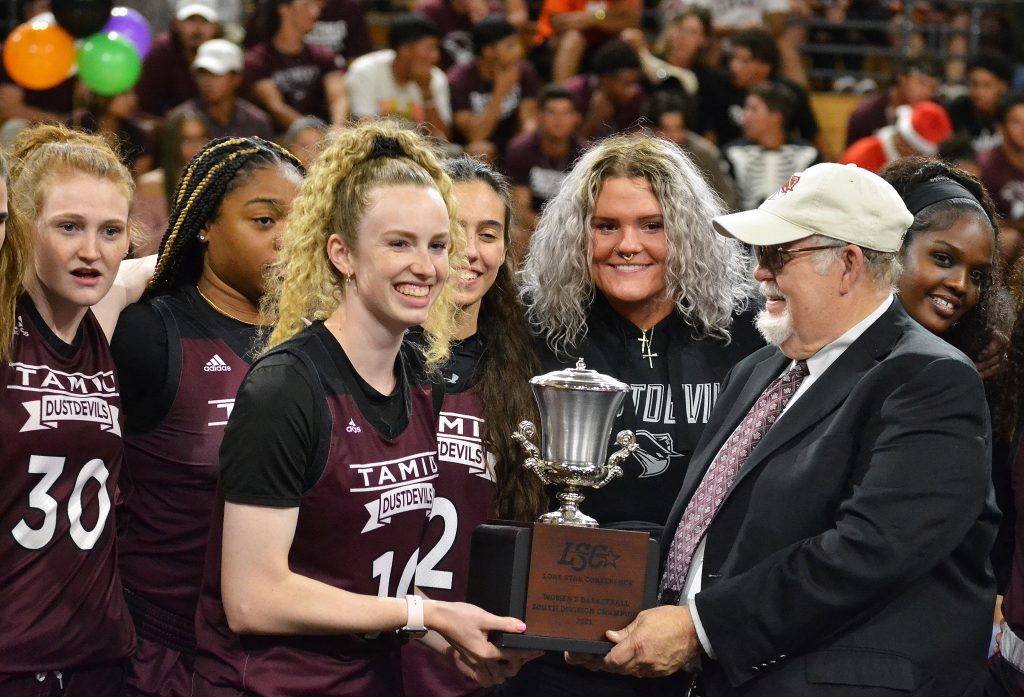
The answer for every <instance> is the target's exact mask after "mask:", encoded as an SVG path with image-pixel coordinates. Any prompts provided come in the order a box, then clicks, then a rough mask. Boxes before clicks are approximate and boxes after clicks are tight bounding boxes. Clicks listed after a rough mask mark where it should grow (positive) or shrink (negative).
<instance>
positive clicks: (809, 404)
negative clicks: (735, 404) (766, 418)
mask: <svg viewBox="0 0 1024 697" xmlns="http://www.w3.org/2000/svg"><path fill="white" fill-rule="evenodd" d="M905 317H906V315H905V313H904V311H903V309H902V307H901V306H900V305H899V302H897V301H895V300H894V301H893V304H892V306H891V307H890V308H889V309H888V310H887V311H886V312H885V314H883V315H882V316H881V317H879V318H878V320H877V321H876V322H875V323H874V324H873V325H871V326H870V327H868V329H867V330H866V331H865V332H864V333H863V334H862V335H861V336H860V337H859V338H858V339H857V340H856V341H854V342H853V344H851V345H850V346H849V347H848V348H847V349H846V350H845V351H843V353H842V355H840V356H839V358H837V359H836V360H835V362H834V363H832V365H830V366H829V367H828V369H827V370H826V371H825V372H824V373H823V374H822V375H821V376H819V377H818V378H817V379H816V380H815V382H814V384H813V385H811V386H810V387H809V388H808V389H807V391H806V392H805V393H804V394H802V395H800V399H799V400H797V402H796V403H795V404H794V405H793V406H792V408H790V409H789V410H788V411H786V413H785V414H783V416H782V417H781V418H780V419H779V420H778V422H777V423H776V424H775V425H774V426H772V427H771V428H770V429H769V430H768V433H766V434H765V437H764V439H763V440H762V441H761V442H760V443H759V444H758V445H757V447H756V448H755V449H754V451H753V452H752V453H751V454H750V457H749V458H747V461H746V463H745V464H744V465H743V469H741V470H740V472H739V474H737V475H736V480H735V481H734V482H733V485H732V487H730V489H729V493H732V492H733V491H735V489H736V487H737V485H739V483H740V482H741V481H742V480H743V478H744V477H746V476H747V475H749V474H750V473H751V472H752V471H753V470H754V469H756V468H757V466H758V465H759V464H761V463H762V462H763V461H764V460H765V459H766V458H768V457H769V456H770V455H771V454H772V453H773V452H774V451H775V450H777V449H778V448H779V447H780V446H782V445H783V444H785V443H787V442H789V441H790V440H792V439H793V438H795V437H796V436H797V435H799V434H800V433H802V432H803V431H805V430H807V429H808V428H810V427H811V426H813V425H814V424H816V423H818V422H819V421H821V420H822V419H823V418H825V417H826V416H827V415H828V414H829V413H831V412H832V411H833V410H834V409H835V408H836V407H837V406H838V405H839V404H841V403H842V402H843V401H845V400H846V398H847V396H849V394H850V392H851V391H852V390H853V388H854V387H855V386H856V384H857V383H858V382H859V381H860V379H861V378H862V377H863V376H864V374H865V373H866V372H867V371H869V370H871V368H873V367H874V366H875V365H876V364H877V363H878V361H879V360H880V359H881V358H882V357H883V356H885V355H886V354H888V353H889V352H890V351H891V350H892V347H893V345H894V344H895V343H896V341H897V340H898V339H899V337H900V335H901V334H902V332H903V326H902V324H903V323H902V320H901V318H905ZM780 370H781V369H780ZM762 389H763V388H762ZM741 418H742V417H741ZM716 452H717V451H716ZM726 496H727V497H728V494H727V495H726Z"/></svg>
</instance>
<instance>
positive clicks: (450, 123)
mask: <svg viewBox="0 0 1024 697" xmlns="http://www.w3.org/2000/svg"><path fill="white" fill-rule="evenodd" d="M165 1H166V3H167V7H159V8H152V7H147V8H146V9H145V14H146V16H147V17H149V18H150V21H151V23H152V29H153V31H154V33H155V34H156V36H155V40H154V42H153V47H152V49H151V50H150V52H149V54H148V55H147V56H146V57H145V60H144V62H143V65H142V73H141V77H140V78H139V80H138V82H137V83H136V84H135V85H134V87H133V88H132V89H130V90H128V91H126V92H124V93H123V94H117V95H114V96H106V97H104V96H99V95H96V94H91V93H90V91H89V89H88V88H87V87H85V86H84V85H83V84H82V83H81V82H80V81H78V80H76V78H75V77H74V76H72V77H70V78H68V79H67V80H66V81H64V82H63V83H61V84H60V85H58V86H56V87H54V88H52V89H47V90H31V89H27V88H24V87H22V86H20V85H18V84H17V83H16V82H14V81H12V80H11V79H10V78H9V77H8V76H7V75H6V74H4V75H2V76H0V118H2V119H3V121H4V125H3V130H2V131H0V140H2V141H3V142H5V143H8V144H9V143H10V142H12V141H13V137H14V135H15V134H16V133H17V132H18V130H20V129H21V128H23V127H24V126H25V125H26V124H28V123H32V122H38V121H43V122H65V123H67V124H70V125H73V126H75V127H78V128H82V129H84V130H88V131H93V132H101V133H104V134H108V135H110V136H112V137H114V138H116V140H117V141H118V142H119V144H120V147H121V151H122V152H123V153H124V158H125V163H126V164H127V165H129V167H130V169H131V170H132V172H133V174H134V175H135V176H136V178H137V180H138V181H139V184H140V196H139V212H140V217H141V219H142V220H143V221H144V222H145V223H146V224H147V226H148V227H149V229H150V231H151V239H152V240H155V239H156V238H158V237H159V235H160V233H161V232H162V230H163V226H164V224H166V215H167V208H168V206H167V197H168V196H169V193H170V192H171V191H173V188H174V184H175V183H176V182H175V176H176V175H175V174H174V173H175V172H177V171H178V168H177V165H180V163H183V162H186V161H187V160H188V157H190V156H191V153H194V152H195V150H196V149H197V147H199V146H201V143H202V142H204V141H203V139H204V138H215V137H219V136H224V135H259V136H261V137H265V138H272V139H275V140H277V141H278V142H281V143H285V144H287V145H288V147H290V148H292V149H294V151H295V152H296V153H297V154H300V156H301V157H303V158H308V157H309V156H310V154H311V153H313V152H315V149H316V141H317V140H318V139H319V138H320V137H321V136H322V135H323V134H324V133H325V131H326V128H327V127H328V126H329V125H341V124H346V123H352V122H353V121H356V120H359V119H365V118H370V117H374V116H377V115H381V114H393V115H399V116H402V117H405V118H407V119H409V120H411V121H413V122H417V123H419V124H421V125H422V127H423V129H425V131H426V132H428V133H429V134H430V135H432V136H433V137H435V138H437V139H438V140H440V141H442V142H444V143H445V146H446V148H447V149H449V151H452V152H457V151H465V152H467V153H469V154H471V155H474V156H477V157H480V158H483V159H485V160H486V161H488V162H490V163H492V164H494V165H496V166H497V167H498V168H499V169H500V170H502V171H504V172H506V173H508V174H509V175H510V176H511V177H512V179H513V184H514V185H515V197H516V198H515V200H516V208H517V210H516V213H517V219H518V221H519V225H520V231H519V232H520V233H521V234H520V237H523V236H525V235H528V233H529V230H530V228H531V225H532V221H533V220H534V219H535V218H536V216H537V213H538V211H539V207H540V206H541V205H542V204H543V202H544V201H545V200H546V199H547V198H549V197H550V196H551V195H552V194H553V192H554V191H555V190H557V187H558V184H559V182H560V180H561V177H562V176H563V175H564V173H565V172H566V171H568V169H569V166H570V165H571V163H572V162H573V161H574V160H575V158H576V157H577V156H578V155H579V154H580V153H581V152H582V151H583V149H584V148H585V147H586V146H587V144H588V143H589V142H592V141H594V140H597V139H600V138H602V137H606V136H608V135H611V134H614V133H619V132H623V131H629V130H634V129H637V128H649V129H651V130H653V131H654V132H656V133H657V134H659V135H662V136H665V137H668V138H670V139H671V140H673V141H674V142H676V143H677V144H678V145H680V146H681V147H682V148H683V149H684V150H686V151H687V152H688V153H689V154H690V155H691V156H692V157H693V158H694V159H695V160H696V161H697V162H698V164H699V165H700V167H701V168H702V170H703V171H704V172H705V174H706V175H707V176H709V177H710V179H711V181H712V184H713V186H714V188H715V190H716V191H717V192H718V193H719V194H720V195H721V196H722V197H723V199H724V200H725V202H726V203H727V204H728V205H729V206H730V207H733V208H735V207H739V208H749V207H753V206H756V205H757V204H758V203H760V201H761V200H763V199H764V198H765V197H766V196H767V195H768V193H770V192H771V191H773V190H775V189H776V188H777V187H778V186H779V185H780V184H781V183H782V182H784V181H785V180H786V179H787V178H788V176H789V175H790V174H791V173H792V172H793V171H796V170H799V169H801V168H803V167H805V166H808V165H810V164H813V163H814V162H818V161H842V162H858V163H859V164H861V165H864V166H867V167H869V168H870V169H874V170H877V169H880V168H881V166H884V165H885V164H886V163H888V162H890V161H892V160H893V159H896V158H897V157H899V156H902V155H906V154H911V153H921V154H925V155H929V156H932V155H940V156H941V157H943V158H944V159H947V160H948V161H951V162H955V163H957V164H959V165H961V166H963V167H965V168H967V169H968V170H970V171H974V172H976V173H980V174H981V175H982V176H983V178H984V179H985V182H986V184H987V185H989V186H990V188H991V189H992V192H991V193H992V195H993V198H994V199H995V201H996V203H997V205H998V206H999V211H1000V214H1001V215H1002V216H1003V218H1004V220H1005V221H1008V222H1009V223H1011V224H1015V223H1016V222H1017V221H1019V220H1024V187H1022V186H1020V184H1019V182H1021V181H1024V162H1022V161H1021V158H1024V154H1021V153H1020V149H1021V148H1024V140H1020V141H1019V139H1018V138H1017V137H1016V136H1015V133H1014V131H1013V129H1012V127H1011V126H1010V125H1009V122H1008V120H1007V119H1010V118H1011V117H1012V116H1013V111H1014V110H1013V108H1012V104H1013V100H1014V99H1015V96H1014V94H1012V91H1011V88H1012V87H1013V86H1014V85H1015V84H1016V83H1015V77H1014V63H1013V62H1012V61H1011V57H1010V56H1009V55H1008V52H1009V50H1010V49H1009V46H1010V41H1009V34H1010V32H1011V30H1012V27H1013V26H1014V22H1013V20H1014V15H1013V14H1012V12H1011V11H1010V10H1009V9H1008V8H1007V7H1005V6H1000V5H999V4H985V6H984V11H973V12H972V11H971V4H970V3H959V4H958V3H915V4H914V6H913V7H912V8H909V9H908V8H904V7H903V6H902V5H901V4H900V3H883V2H851V1H849V0H840V1H838V2H812V1H810V0H768V1H764V2H754V1H752V0H747V1H737V2H713V3H712V2H697V3H693V4H688V3H683V2H680V1H679V0H661V2H660V3H654V2H652V1H651V0H646V1H644V0H601V1H600V2H584V1H583V0H543V2H541V1H539V0H529V1H528V0H490V2H488V0H417V1H416V2H414V3H410V4H405V3H402V4H396V3H393V2H392V3H390V4H384V5H382V4H381V3H377V4H368V3H366V2H360V0H291V1H284V0H259V1H258V2H257V1H255V0H246V1H244V2H241V1H240V0H179V1H178V2H176V3H175V2H174V0H165ZM129 4H130V3H129ZM136 4H138V3H136ZM144 4H147V5H152V4H153V3H144ZM48 5H49V3H48V2H47V0H34V1H33V2H26V1H22V2H19V12H20V19H21V20H27V19H29V18H31V17H33V16H36V15H38V14H39V13H42V12H45V11H47V9H48ZM165 19H166V30H163V31H161V29H164V23H165V21H164V20H165ZM908 19H909V20H912V21H913V22H914V24H913V31H912V32H908V31H907V26H906V21H907V20H908ZM972 21H973V22H975V24H974V25H971V24H970V22H972ZM965 22H968V24H965ZM922 23H924V24H922ZM865 27H867V28H865ZM929 28H931V29H932V30H933V31H928V29H929ZM938 28H941V32H940V33H939V34H936V31H935V30H936V29H938ZM972 32H973V33H974V35H975V36H976V37H980V41H979V40H975V41H974V42H973V44H972V43H971V42H969V41H968V37H969V36H971V34H972ZM937 36H938V39H937V38H936V37H937ZM937 41H941V45H937V44H936V42H937ZM821 43H825V44H826V45H828V46H831V47H833V48H835V47H839V49H837V50H835V51H832V52H831V53H829V54H827V55H825V56H822V55H820V54H817V53H814V52H813V51H811V50H810V49H811V48H813V47H814V46H817V45H819V44H821ZM847 45H848V46H856V47H857V50H856V51H853V52H851V54H849V55H847V54H844V53H843V52H842V50H840V49H841V47H842V46H847ZM971 45H984V46H985V50H983V51H978V52H974V53H970V52H969V49H970V47H971ZM933 49H934V50H935V51H937V52H938V53H939V54H941V55H946V56H949V58H948V60H945V61H940V60H937V59H936V58H933V57H932V53H931V52H932V50H933ZM1000 49H1005V50H1000ZM893 56H896V57H895V58H894V57H893ZM822 68H824V73H825V74H840V73H843V72H844V71H846V74H843V75H841V76H840V77H839V78H837V79H835V80H834V81H828V82H827V84H826V83H825V82H823V81H822V80H821V79H819V78H818V77H815V76H816V75H818V74H820V73H822V72H823V71H822ZM872 71H875V72H874V73H872ZM879 71H880V72H882V73H889V74H891V79H890V80H889V84H885V83H884V82H883V83H882V84H881V85H879V83H878V81H876V80H874V79H872V78H870V77H867V78H859V77H858V76H861V75H871V74H877V73H878V72H879ZM822 90H838V91H840V92H855V93H857V95H856V97H853V99H848V100H846V101H845V102H844V103H845V104H847V105H849V106H848V108H845V109H844V110H840V112H839V115H838V117H837V116H835V114H834V113H833V112H828V114H826V115H825V116H824V118H827V119H834V118H838V119H840V120H845V119H846V117H847V114H848V123H847V124H845V128H843V127H842V125H839V126H838V127H837V125H836V124H832V123H826V124H820V123H819V119H820V118H822V116H821V115H819V114H818V113H816V111H818V110H816V108H814V107H813V106H812V103H813V102H814V96H815V93H816V92H820V91H822ZM926 101H927V102H931V101H934V102H935V103H936V104H938V105H940V106H941V108H939V106H936V107H934V108H932V107H931V106H927V107H925V108H924V109H923V110H921V111H919V112H915V113H914V114H911V113H910V112H911V109H910V108H911V107H913V106H914V105H916V104H918V103H920V102H926ZM855 102H856V103H855ZM1000 105H1002V106H1000ZM925 121H928V123H927V124H925V123H924V122H925ZM823 126H824V127H823ZM918 129H924V132H922V131H921V130H918ZM200 131H202V133H201V135H200ZM835 134H839V136H842V135H843V134H845V140H844V139H842V138H841V137H837V136H836V135H835ZM857 141H861V142H857ZM847 148H850V149H849V150H847ZM303 153H305V154H303ZM161 194H162V195H161ZM144 251H150V250H144Z"/></svg>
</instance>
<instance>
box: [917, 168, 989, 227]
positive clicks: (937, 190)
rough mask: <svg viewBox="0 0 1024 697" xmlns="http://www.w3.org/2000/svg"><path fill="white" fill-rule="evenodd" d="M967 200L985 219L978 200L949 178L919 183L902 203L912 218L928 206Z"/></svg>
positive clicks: (965, 188)
mask: <svg viewBox="0 0 1024 697" xmlns="http://www.w3.org/2000/svg"><path fill="white" fill-rule="evenodd" d="M955 198H956V199H967V200H968V201H970V202H971V203H972V204H974V205H975V206H976V207H977V208H978V210H979V211H981V212H982V213H983V214H984V215H985V217H986V218H987V217H988V214H987V213H985V209H984V208H982V207H981V204H980V203H979V202H978V199H977V198H976V197H975V196H974V194H972V193H971V192H970V191H969V190H968V189H967V187H965V186H964V185H963V184H961V183H959V182H957V181H954V180H952V179H950V178H949V177H935V178H934V179H929V180H928V181H925V182H921V183H920V184H918V185H917V186H915V187H914V188H913V189H911V190H910V193H909V194H907V196H906V198H905V199H904V200H903V202H904V203H905V204H906V206H907V210H909V211H910V212H911V213H913V215H914V217H915V218H916V217H917V214H918V213H920V212H921V211H923V210H924V209H925V208H927V207H928V206H932V205H935V204H936V203H941V202H943V201H949V200H951V199H955Z"/></svg>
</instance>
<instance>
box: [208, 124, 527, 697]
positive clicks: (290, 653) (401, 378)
mask: <svg viewBox="0 0 1024 697" xmlns="http://www.w3.org/2000/svg"><path fill="white" fill-rule="evenodd" d="M463 247H464V242H463V236H462V233H461V230H460V229H459V226H458V225H457V223H456V222H455V210H454V204H453V202H452V198H451V183H450V181H449V179H448V177H447V176H446V175H445V174H444V172H443V171H442V170H441V166H440V164H439V162H438V160H437V158H436V156H435V155H434V154H433V152H432V151H431V150H430V149H428V147H427V146H426V145H425V143H424V142H423V141H422V140H421V139H420V138H419V137H418V136H417V135H416V134H415V133H413V132H411V131H407V130H402V129H400V128H398V127H396V126H394V125H391V124H388V123H367V124H363V125H360V126H358V127H356V128H353V129H350V130H346V131H340V132H338V133H336V134H334V135H333V139H332V141H331V142H330V144H329V145H328V146H327V148H326V149H325V150H324V152H323V153H322V154H321V156H320V158H319V159H318V160H317V162H316V163H315V164H314V165H313V167H312V169H311V171H310V173H309V176H308V177H307V178H306V180H305V181H304V182H303V184H302V186H301V188H300V192H299V195H298V197H297V198H296V201H295V204H294V206H293V210H292V214H291V216H290V217H289V219H288V225H287V229H286V231H285V233H284V238H283V243H282V250H281V269H280V273H276V274H273V275H271V276H270V277H269V280H270V285H271V288H270V289H269V290H270V292H269V293H268V296H267V302H266V306H265V313H264V317H265V318H266V319H268V320H271V321H273V322H274V323H275V329H274V331H273V333H272V334H271V336H270V339H269V343H268V345H269V349H268V351H267V352H266V353H265V354H264V355H263V356H261V357H260V358H259V359H258V360H257V361H256V362H255V363H254V364H253V367H252V369H251V370H250V371H249V374H248V375H247V376H246V379H245V381H244V382H243V383H242V387H241V389H240V390H239V392H238V397H237V399H236V401H235V406H234V410H233V412H232V414H231V418H230V420H229V422H228V426H227V429H226V432H225V435H224V441H223V444H222V446H221V453H220V465H221V480H220V487H221V493H222V507H218V509H217V510H216V513H215V515H214V520H213V528H212V533H211V539H210V547H209V553H208V556H207V564H206V570H205V576H204V580H203V588H202V592H201V595H200V600H199V610H198V613H197V620H196V631H197V639H198V656H197V658H196V676H195V691H194V692H193V694H195V695H213V696H216V697H219V696H221V695H225V696H226V695H232V696H234V695H238V694H239V692H243V691H244V693H245V694H247V695H299V694H302V695H308V694H316V695H323V696H328V697H329V696H332V695H375V696H376V695H380V696H382V697H388V696H391V695H401V694H402V679H401V666H400V652H399V651H398V648H399V645H400V643H401V640H402V636H401V634H403V633H404V634H405V635H411V636H423V635H424V634H425V636H423V639H424V641H427V642H430V643H431V644H432V645H433V646H435V647H436V648H438V649H441V650H445V651H447V652H448V653H450V654H451V655H452V656H453V657H454V658H455V660H456V661H457V662H458V663H459V665H460V666H461V667H462V669H463V670H464V671H465V672H467V673H471V674H473V675H474V676H475V677H476V678H477V679H478V680H480V681H481V682H486V683H493V682H497V681H500V680H501V679H503V678H504V677H505V676H507V675H508V674H509V673H511V672H514V671H515V670H516V669H517V668H518V661H517V660H516V658H515V657H513V656H507V655H503V654H502V652H501V651H499V650H498V649H497V648H496V647H495V646H493V645H492V644H490V643H488V641H487V633H488V631H491V630H499V631H505V632H514V631H524V630H525V625H523V624H522V622H520V621H519V620H517V619H515V618H511V617H496V616H494V615H490V614H489V613H486V612H484V611H483V610H480V609H479V608H476V607H473V606H471V605H466V604H464V603H448V602H440V601H433V600H429V599H426V598H424V597H422V596H421V595H419V594H417V593H416V589H415V587H414V584H413V576H414V574H415V570H416V564H417V559H418V555H419V545H420V540H421V538H422V536H423V532H424V528H425V525H426V521H427V517H426V516H427V512H428V511H429V509H430V505H431V502H432V499H433V482H434V480H435V479H436V478H437V455H436V451H437V445H436V429H435V419H434V410H433V408H432V397H431V390H430V388H429V386H427V385H425V384H423V382H422V380H421V378H420V377H418V374H419V373H420V366H419V365H418V363H419V360H418V358H417V352H416V351H415V350H414V349H413V348H411V347H410V346H409V345H408V344H406V343H404V337H405V332H406V330H407V329H409V328H410V327H413V326H416V325H424V326H425V327H427V331H426V334H425V336H426V349H425V351H424V353H425V361H426V366H425V367H426V368H427V369H428V370H430V369H435V370H436V368H437V366H439V365H441V364H443V363H444V361H445V360H446V359H447V357H448V341H449V339H450V337H451V336H452V333H453V329H454V321H455V309H456V308H455V304H454V301H453V299H452V297H451V291H450V289H448V288H446V281H447V279H448V276H449V273H450V269H451V266H452V265H453V263H455V264H456V265H458V262H459V260H460V257H461V256H462V250H463ZM307 322H309V324H308V326H307ZM427 630H433V631H427Z"/></svg>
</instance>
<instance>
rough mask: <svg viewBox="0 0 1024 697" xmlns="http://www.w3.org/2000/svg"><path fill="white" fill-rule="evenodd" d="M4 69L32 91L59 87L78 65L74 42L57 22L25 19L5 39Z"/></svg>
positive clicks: (13, 78)
mask: <svg viewBox="0 0 1024 697" xmlns="http://www.w3.org/2000/svg"><path fill="white" fill-rule="evenodd" d="M3 58H4V70H6V71H7V74H8V75H9V76H10V77H11V79H12V80H14V81H15V82H16V83H18V84H19V85H21V86H22V87H26V88H28V89H30V90H45V89H49V88H50V87H56V86H57V85H59V84H60V83H61V82H63V81H64V79H65V78H67V76H68V73H69V72H70V70H71V66H73V65H74V64H75V41H74V39H72V38H71V35H70V34H68V33H67V32H66V31H64V29H62V28H61V27H60V26H59V25H57V24H47V23H46V22H39V21H36V22H26V23H25V24H22V25H20V26H18V27H16V28H15V29H14V31H12V32H11V33H10V35H9V36H8V37H7V41H5V42H4V53H3Z"/></svg>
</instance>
